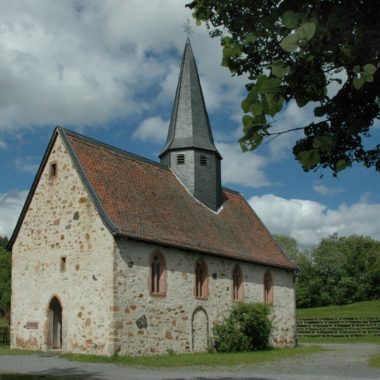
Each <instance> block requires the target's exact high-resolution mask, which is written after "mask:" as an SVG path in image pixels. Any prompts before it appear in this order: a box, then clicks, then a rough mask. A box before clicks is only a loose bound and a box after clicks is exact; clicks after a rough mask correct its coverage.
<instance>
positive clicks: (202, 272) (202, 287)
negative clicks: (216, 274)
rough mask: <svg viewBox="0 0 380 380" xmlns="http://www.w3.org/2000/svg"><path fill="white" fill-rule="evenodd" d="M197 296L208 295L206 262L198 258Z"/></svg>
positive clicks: (196, 271) (196, 264)
mask: <svg viewBox="0 0 380 380" xmlns="http://www.w3.org/2000/svg"><path fill="white" fill-rule="evenodd" d="M195 297H197V298H203V299H205V298H207V297H208V274H207V266H206V263H205V262H204V261H203V260H202V259H198V260H197V262H196V263H195Z"/></svg>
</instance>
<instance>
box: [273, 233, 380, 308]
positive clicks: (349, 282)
mask: <svg viewBox="0 0 380 380" xmlns="http://www.w3.org/2000/svg"><path fill="white" fill-rule="evenodd" d="M284 241H285V242H286V240H284V239H282V240H281V239H278V240H277V242H278V244H279V245H280V246H281V245H282V244H283V242H284ZM283 249H284V250H285V252H286V249H287V246H286V245H285V246H284V247H283ZM293 257H294V256H293ZM294 261H295V262H296V263H297V265H298V267H299V268H300V271H299V273H298V275H297V284H296V294H297V307H316V306H325V305H345V304H350V303H353V302H358V301H366V300H374V299H378V298H380V242H378V241H376V240H373V239H371V238H369V237H364V236H356V235H352V236H347V237H338V236H337V235H332V236H330V237H328V238H326V239H323V240H322V241H321V242H320V243H319V244H318V245H317V246H316V247H314V248H311V249H307V250H304V251H298V253H296V257H295V258H294Z"/></svg>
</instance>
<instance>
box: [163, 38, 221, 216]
mask: <svg viewBox="0 0 380 380" xmlns="http://www.w3.org/2000/svg"><path fill="white" fill-rule="evenodd" d="M160 159H161V162H162V163H163V164H165V165H167V166H169V167H170V168H171V169H172V170H173V171H174V172H175V173H176V175H177V176H178V178H179V179H180V180H181V181H182V182H183V184H184V185H185V186H186V188H187V189H188V190H189V191H190V192H191V193H192V194H193V195H194V197H195V198H197V199H198V200H199V201H201V202H202V203H204V204H205V205H206V206H207V207H209V208H211V209H213V210H217V209H218V208H219V207H220V204H221V179H220V160H221V159H222V156H221V155H220V153H219V152H218V150H217V149H216V147H215V144H214V138H213V136H212V131H211V126H210V122H209V118H208V114H207V110H206V105H205V102H204V98H203V93H202V88H201V84H200V81H199V75H198V70H197V66H196V63H195V59H194V55H193V50H192V48H191V44H190V40H189V38H188V39H187V41H186V45H185V50H184V53H183V58H182V65H181V71H180V74H179V79H178V85H177V91H176V94H175V99H174V106H173V111H172V115H171V119H170V125H169V132H168V137H167V140H166V144H165V147H164V149H163V151H162V152H161V153H160Z"/></svg>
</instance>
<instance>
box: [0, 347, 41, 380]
mask: <svg viewBox="0 0 380 380" xmlns="http://www.w3.org/2000/svg"><path fill="white" fill-rule="evenodd" d="M41 353H43V352H42V351H33V350H18V349H12V348H9V345H8V344H0V355H30V354H41ZM0 380H1V378H0Z"/></svg>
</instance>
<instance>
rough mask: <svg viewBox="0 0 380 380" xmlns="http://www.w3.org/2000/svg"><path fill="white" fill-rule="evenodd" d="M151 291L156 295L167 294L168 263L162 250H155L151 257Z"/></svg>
mask: <svg viewBox="0 0 380 380" xmlns="http://www.w3.org/2000/svg"><path fill="white" fill-rule="evenodd" d="M150 293H151V294H152V295H156V296H165V295H166V265H165V260H164V257H163V255H162V254H161V252H159V251H155V252H153V254H152V256H151V258H150Z"/></svg>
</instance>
